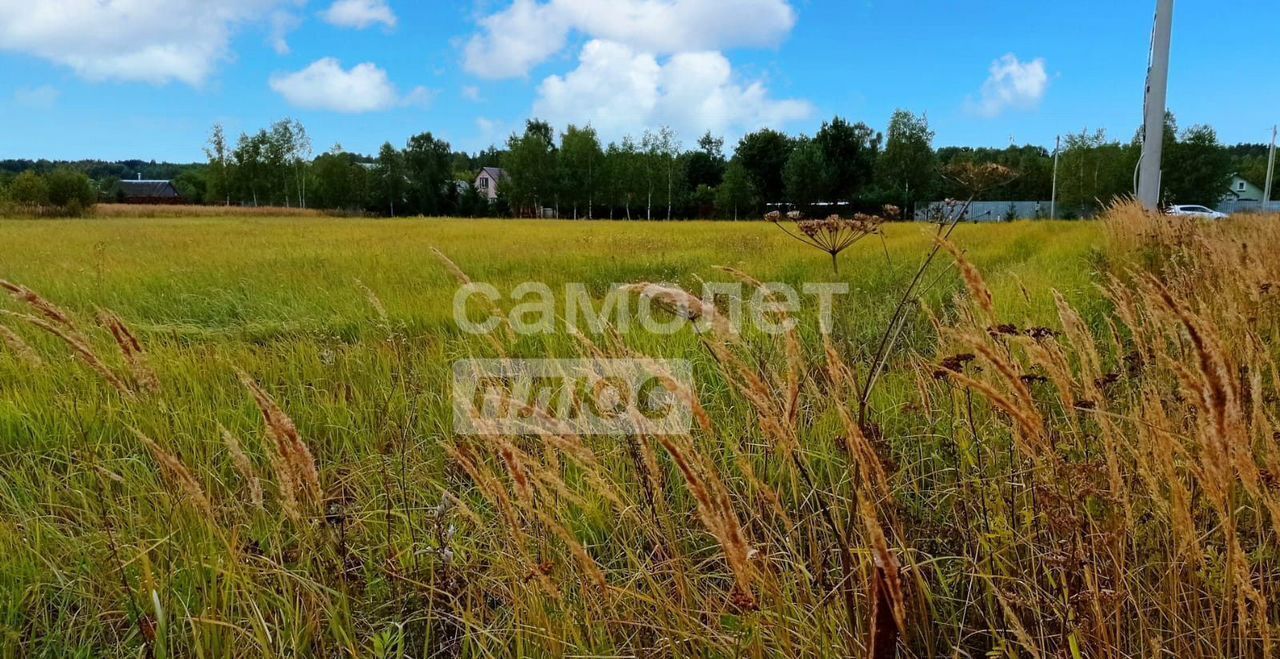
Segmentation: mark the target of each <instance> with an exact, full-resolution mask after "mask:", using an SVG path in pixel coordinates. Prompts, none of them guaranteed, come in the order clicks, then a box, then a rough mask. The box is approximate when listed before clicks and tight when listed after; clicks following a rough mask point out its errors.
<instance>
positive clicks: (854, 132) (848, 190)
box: [788, 117, 883, 202]
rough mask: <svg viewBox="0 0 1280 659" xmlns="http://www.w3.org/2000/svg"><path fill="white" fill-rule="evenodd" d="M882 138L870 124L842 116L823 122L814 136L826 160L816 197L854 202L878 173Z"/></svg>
mask: <svg viewBox="0 0 1280 659" xmlns="http://www.w3.org/2000/svg"><path fill="white" fill-rule="evenodd" d="M882 139H883V138H882V136H881V135H880V134H879V133H877V132H876V131H874V130H872V128H871V127H870V126H868V125H866V124H864V123H856V124H851V123H849V122H848V121H845V120H844V119H841V118H840V117H835V118H834V119H832V120H831V121H829V122H826V123H824V124H822V128H821V129H820V130H819V131H818V134H817V135H815V136H814V138H813V142H814V145H815V146H816V147H817V149H818V152H819V154H820V155H821V158H822V163H823V173H822V175H821V189H820V190H818V198H815V200H820V201H848V202H852V201H853V200H854V199H855V198H857V197H858V195H860V194H862V192H863V191H864V190H866V188H867V186H869V185H870V184H871V182H872V180H873V178H874V177H875V169H876V159H877V158H878V157H879V155H880V142H881V140H882ZM788 183H790V182H788Z"/></svg>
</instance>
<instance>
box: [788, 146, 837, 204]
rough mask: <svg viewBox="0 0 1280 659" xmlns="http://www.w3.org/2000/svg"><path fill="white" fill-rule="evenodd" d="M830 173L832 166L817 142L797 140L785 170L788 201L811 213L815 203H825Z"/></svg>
mask: <svg viewBox="0 0 1280 659" xmlns="http://www.w3.org/2000/svg"><path fill="white" fill-rule="evenodd" d="M830 171H831V165H830V163H828V162H827V161H826V159H825V158H824V157H823V155H822V147H821V146H820V145H819V144H818V143H817V142H815V141H813V140H810V139H806V138H801V139H799V140H796V147H795V149H794V150H792V151H791V157H790V158H788V159H787V164H786V167H784V168H783V179H784V180H785V181H786V186H787V187H786V190H787V201H789V202H790V203H791V204H792V205H794V206H795V207H796V208H798V209H800V210H802V211H804V212H806V213H808V212H811V211H812V210H813V204H814V203H816V202H819V201H824V199H823V196H824V193H825V192H826V191H827V189H828V188H827V177H828V175H829V173H830Z"/></svg>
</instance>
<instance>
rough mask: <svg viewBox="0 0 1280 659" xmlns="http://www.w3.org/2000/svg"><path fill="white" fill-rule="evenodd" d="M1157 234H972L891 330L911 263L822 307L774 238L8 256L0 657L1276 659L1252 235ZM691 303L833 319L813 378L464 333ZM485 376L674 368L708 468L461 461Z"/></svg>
mask: <svg viewBox="0 0 1280 659" xmlns="http://www.w3.org/2000/svg"><path fill="white" fill-rule="evenodd" d="M1160 222H1161V221H1160V220H1154V219H1152V218H1148V217H1146V216H1145V215H1144V214H1142V213H1141V212H1139V211H1137V210H1135V209H1132V208H1122V209H1119V210H1117V211H1113V213H1112V215H1111V217H1110V218H1109V219H1108V220H1107V221H1106V222H1105V223H1085V222H1037V223H1029V222H1026V223H1023V222H1019V223H1009V224H996V225H961V226H959V227H958V228H957V229H956V231H955V233H954V234H953V235H952V236H951V246H950V247H949V248H948V250H949V251H943V252H942V254H941V256H940V257H939V258H938V259H937V260H936V261H935V262H933V263H932V264H931V265H930V267H929V268H928V269H927V271H926V272H925V275H924V276H923V277H922V281H923V282H924V284H923V285H922V286H921V287H920V289H919V290H918V292H917V293H918V294H916V295H912V296H910V298H911V299H910V300H909V301H908V302H907V304H906V305H905V307H904V306H903V305H900V304H899V302H900V299H901V298H902V296H903V293H904V290H905V289H906V288H907V285H908V282H909V281H910V280H911V279H912V277H913V275H915V274H916V272H917V269H918V268H919V267H920V264H921V262H922V260H923V259H924V258H925V256H926V254H927V253H929V251H930V250H931V249H932V248H933V247H934V244H935V243H934V236H935V233H936V228H935V227H933V226H930V225H926V224H890V225H886V227H885V230H884V234H883V236H873V237H871V238H868V239H867V240H864V241H863V242H861V243H859V244H858V245H856V246H855V247H854V248H853V249H851V250H849V251H848V252H846V253H845V254H844V255H843V256H842V257H841V263H840V265H841V267H840V274H839V275H838V276H837V275H835V274H833V272H832V268H831V263H830V261H829V260H828V259H827V258H826V256H825V255H823V254H821V253H818V252H815V251H813V250H809V249H806V248H804V247H803V246H801V245H799V244H797V243H796V242H794V241H792V240H789V239H788V238H787V237H786V236H785V235H783V234H782V233H781V232H780V231H778V230H777V228H775V227H773V226H770V225H768V224H766V223H762V222H750V223H748V222H744V223H697V222H690V223H643V222H612V223H607V222H567V221H565V222H556V221H542V222H538V221H477V220H423V219H418V220H410V219H400V220H368V219H334V218H322V217H305V216H301V217H288V218H270V217H183V218H163V217H148V218H128V217H110V218H101V219H88V220H65V221H37V220H0V280H4V281H5V282H9V283H10V284H9V289H10V290H9V292H11V293H14V295H12V296H11V299H6V300H5V301H4V302H3V303H2V305H3V306H0V309H4V310H5V312H6V313H5V314H4V315H3V316H0V331H4V333H3V334H0V338H5V339H6V341H5V342H4V343H3V344H0V475H2V476H3V479H2V480H0V546H3V547H4V548H5V551H4V552H3V553H2V554H0V655H2V656H138V655H139V654H145V655H147V656H156V657H170V656H201V657H205V656H297V655H317V656H339V655H341V656H362V657H363V656H372V657H428V656H432V657H434V656H439V657H453V656H516V655H519V656H566V655H571V656H685V655H697V656H741V655H748V656H778V655H783V656H832V655H848V656H873V657H888V656H895V655H896V656H920V657H934V656H980V655H983V654H986V655H989V656H1010V657H1013V656H1026V655H1031V656H1075V657H1081V656H1115V657H1122V656H1154V655H1163V654H1168V655H1171V656H1182V657H1198V656H1214V657H1217V656H1244V655H1261V654H1263V653H1269V652H1270V650H1271V644H1272V643H1271V628H1272V626H1273V625H1274V624H1275V618H1276V616H1275V612H1274V611H1272V609H1271V608H1270V607H1269V601H1270V600H1269V599H1268V593H1269V592H1270V590H1271V588H1272V587H1273V584H1274V582H1275V579H1276V577H1277V576H1278V575H1277V565H1276V562H1277V561H1278V560H1280V552H1277V549H1278V547H1277V544H1276V539H1275V532H1276V531H1277V529H1280V526H1278V524H1280V497H1277V496H1276V493H1275V492H1274V488H1273V483H1274V481H1275V476H1274V474H1280V468H1278V466H1280V461H1278V460H1277V458H1278V457H1280V456H1276V455H1275V451H1274V444H1275V437H1274V432H1275V430H1274V428H1275V427H1276V426H1275V421H1274V419H1275V414H1276V411H1277V401H1276V397H1275V392H1276V391H1277V379H1278V378H1277V371H1276V367H1275V362H1274V355H1273V352H1274V351H1273V350H1272V348H1271V347H1270V346H1272V345H1275V343H1274V341H1273V339H1274V338H1276V336H1275V335H1276V333H1277V330H1280V315H1278V314H1276V313H1275V312H1276V309H1275V300H1274V297H1273V296H1272V293H1271V291H1272V288H1271V287H1272V286H1274V285H1275V284H1274V282H1275V281H1276V275H1277V272H1276V269H1277V267H1280V266H1277V265H1276V264H1275V260H1274V259H1267V258H1265V257H1264V256H1260V255H1265V254H1267V253H1268V250H1271V251H1270V253H1274V249H1276V248H1277V247H1280V232H1277V231H1276V230H1274V229H1272V228H1271V225H1269V224H1266V223H1263V222H1249V221H1241V222H1234V221H1233V222H1231V223H1226V224H1224V225H1221V226H1213V227H1209V226H1200V225H1195V226H1191V225H1188V226H1186V227H1181V228H1179V227H1172V228H1171V226H1170V225H1166V224H1161V223H1160ZM435 249H438V250H439V251H440V252H441V253H443V254H444V255H445V256H446V257H447V259H448V262H446V261H444V260H442V259H441V258H440V257H439V256H437V255H436V254H435V253H434V251H433V250H435ZM952 252H954V255H952ZM717 266H727V267H730V268H733V269H735V270H736V271H740V272H741V273H746V274H747V275H749V276H750V277H752V278H755V279H757V280H761V281H779V282H787V283H792V284H797V285H798V284H800V283H802V282H827V281H843V282H847V283H849V285H850V287H851V290H850V294H849V295H847V296H843V297H841V298H838V302H837V307H836V314H835V319H834V324H833V331H832V334H831V336H830V337H829V339H826V340H824V338H823V337H822V336H821V335H820V334H819V333H818V332H817V329H816V322H815V320H814V318H813V317H812V314H811V310H809V309H801V310H799V311H798V312H797V314H796V315H797V317H798V320H799V328H798V330H797V331H795V332H793V333H790V334H787V335H785V336H783V337H765V336H754V335H752V336H748V337H744V338H743V340H736V339H735V340H728V339H726V338H725V337H721V336H715V335H708V334H705V333H704V334H699V333H696V332H694V331H693V330H692V329H690V330H688V331H682V332H680V333H678V334H677V335H675V336H652V335H648V334H646V333H644V332H642V331H639V330H633V331H631V332H627V333H625V334H623V335H613V334H608V333H606V334H605V335H601V336H595V337H575V336H573V335H571V334H570V333H569V332H565V331H557V332H554V333H552V334H549V335H544V336H529V337H517V338H513V339H512V340H511V341H509V342H506V343H503V344H498V345H495V343H494V342H490V341H487V340H485V339H483V338H480V337H474V336H468V335H465V334H464V333H462V332H461V331H459V329H458V327H457V325H456V323H455V322H454V318H453V315H452V299H453V295H454V292H455V290H456V288H457V286H458V283H459V282H458V279H459V276H460V275H465V276H466V277H469V278H470V279H472V280H474V281H478V282H488V283H491V284H493V285H495V286H496V287H497V288H498V289H499V290H501V291H510V290H512V288H514V287H515V286H516V285H517V284H519V283H521V282H525V281H539V282H544V283H546V284H548V285H550V286H551V287H552V289H553V290H556V291H560V290H562V289H563V286H564V284H567V283H581V284H584V285H586V287H587V289H588V290H590V291H592V292H593V293H595V294H597V295H603V294H604V292H605V291H606V290H607V289H608V288H609V286H610V285H611V284H614V283H634V282H642V281H648V282H667V283H670V284H672V285H674V286H678V287H680V288H682V289H685V290H690V291H694V292H696V291H698V290H700V288H701V287H702V285H703V283H704V282H711V281H731V280H733V279H734V273H732V272H726V271H724V270H721V269H718V268H717ZM459 271H460V272H459ZM904 309H905V313H906V318H907V321H906V323H905V324H904V326H903V330H902V338H901V340H900V341H898V342H896V343H893V344H892V346H893V349H892V350H891V351H889V353H888V354H887V359H886V369H885V373H884V376H883V378H882V379H880V381H879V384H878V386H877V387H876V388H874V390H873V391H872V392H871V393H870V394H868V395H867V396H866V398H867V402H868V405H867V406H866V408H867V409H866V414H865V415H864V416H861V417H860V415H859V412H861V411H862V410H861V409H860V407H861V406H860V405H859V399H860V398H861V396H860V394H862V393H863V389H862V387H861V385H860V384H859V383H862V382H865V381H866V379H867V376H868V373H869V372H871V371H874V370H875V366H876V365H877V364H876V356H877V347H878V345H879V344H880V343H881V342H882V340H883V337H884V336H885V333H886V328H888V327H891V326H892V324H893V319H894V318H895V316H896V314H898V313H899V312H903V311H904ZM497 355H510V356H522V357H543V356H557V357H573V356H580V355H612V356H635V355H648V356H661V357H670V358H680V359H687V360H689V361H691V362H692V363H693V365H694V372H695V376H696V386H695V387H694V388H693V389H692V390H682V391H680V392H677V393H678V394H679V395H681V396H684V397H685V399H686V400H688V401H690V402H691V403H693V404H694V406H695V408H696V409H698V410H699V414H698V422H697V427H696V428H695V431H694V433H693V434H692V435H690V436H689V437H682V438H662V437H635V438H618V437H607V438H587V437H564V436H561V437H553V438H545V437H542V438H539V437H525V436H517V437H502V438H496V439H482V440H477V439H473V438H465V437H459V436H458V435H457V433H455V432H454V430H453V428H452V416H451V409H450V406H449V405H450V401H449V391H448V388H449V384H450V380H449V375H450V368H451V365H452V364H453V363H454V362H455V361H457V360H459V359H464V358H467V357H469V356H497Z"/></svg>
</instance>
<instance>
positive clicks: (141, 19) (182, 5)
mask: <svg viewBox="0 0 1280 659" xmlns="http://www.w3.org/2000/svg"><path fill="white" fill-rule="evenodd" d="M294 4H296V1H295V0H218V1H217V2H212V1H210V0H38V1H32V0H0V50H9V51H16V52H21V53H26V54H28V55H33V56H35V57H39V58H42V59H46V60H49V61H52V62H55V63H57V64H60V65H63V66H67V67H70V68H71V69H72V70H73V71H75V72H76V73H77V74H79V75H80V76H83V77H85V78H88V79H90V80H128V81H142V82H150V83H155V84H163V83H167V82H171V81H175V80H176V81H180V82H184V83H187V84H190V85H199V84H201V83H202V82H204V81H205V79H207V78H208V77H209V75H210V74H211V73H212V71H213V69H214V68H215V67H216V66H217V65H218V63H220V62H222V61H225V60H226V59H228V58H229V57H230V51H229V48H228V47H229V43H230V40H231V37H232V35H233V34H234V32H235V31H236V30H237V29H239V28H240V27H242V26H243V25H244V24H246V23H251V22H260V21H263V20H265V19H266V18H267V17H269V16H270V15H271V13H272V12H273V11H275V10H276V9H278V8H280V7H282V6H290V5H294Z"/></svg>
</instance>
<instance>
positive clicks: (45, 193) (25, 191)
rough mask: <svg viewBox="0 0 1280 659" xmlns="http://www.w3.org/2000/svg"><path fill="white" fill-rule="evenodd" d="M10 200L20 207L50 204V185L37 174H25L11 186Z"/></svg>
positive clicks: (15, 179)
mask: <svg viewBox="0 0 1280 659" xmlns="http://www.w3.org/2000/svg"><path fill="white" fill-rule="evenodd" d="M9 198H10V199H11V200H12V201H13V203H15V204H18V205H20V206H43V205H45V204H47V203H49V184H48V182H46V181H45V180H44V177H43V176H40V175H39V174H37V173H35V172H23V173H21V174H18V176H17V177H16V178H14V179H13V182H12V183H10V184H9Z"/></svg>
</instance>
